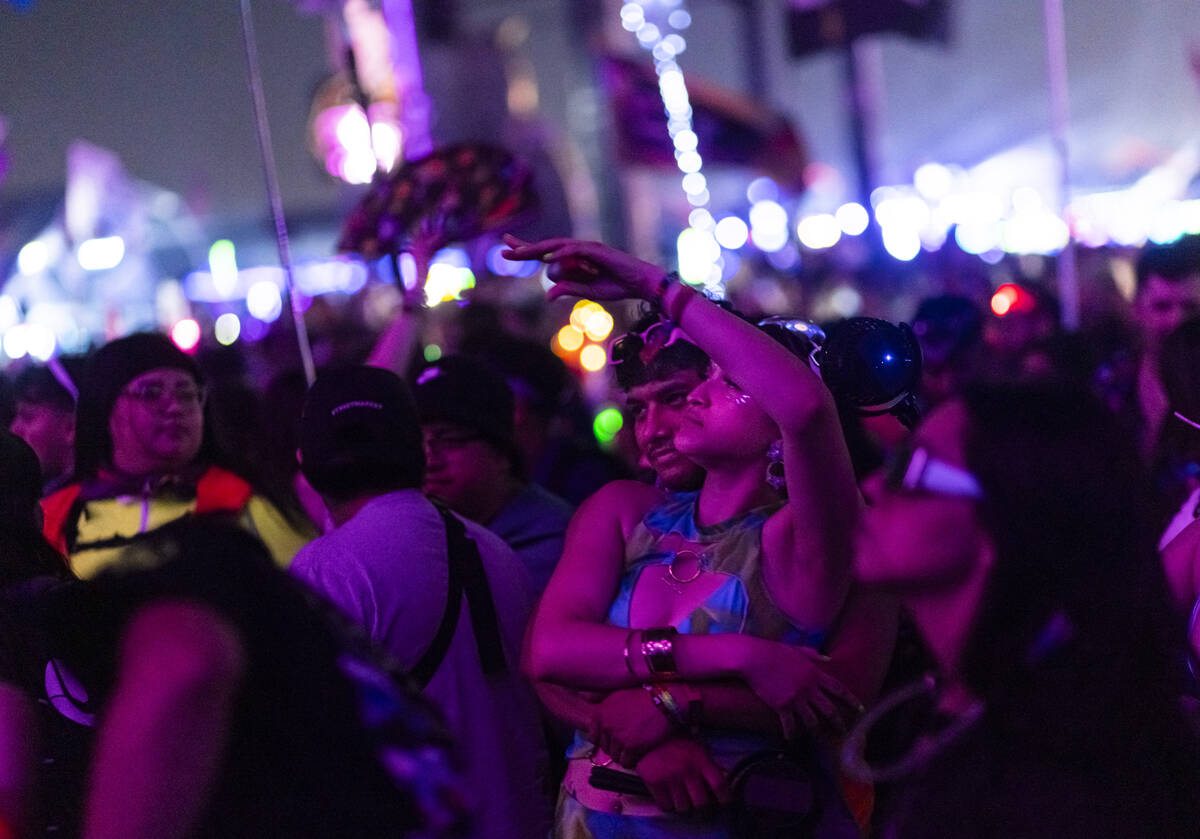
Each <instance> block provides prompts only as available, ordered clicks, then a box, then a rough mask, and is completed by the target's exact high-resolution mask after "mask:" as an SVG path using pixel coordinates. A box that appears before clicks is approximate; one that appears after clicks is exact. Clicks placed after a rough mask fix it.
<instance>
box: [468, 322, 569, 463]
mask: <svg viewBox="0 0 1200 839" xmlns="http://www.w3.org/2000/svg"><path fill="white" fill-rule="evenodd" d="M472 308H474V306H470V307H467V309H465V310H464V311H470V310H471V309H472ZM461 352H462V355H465V356H470V357H471V358H475V359H477V360H479V361H480V362H482V363H483V364H485V365H486V366H487V367H489V368H491V369H492V370H494V371H495V372H497V373H499V374H500V375H501V376H502V377H503V378H504V381H505V383H506V384H507V385H508V387H509V389H510V390H511V391H512V395H513V439H514V441H515V443H516V445H517V449H518V450H519V451H520V454H521V461H522V464H523V467H524V471H525V472H529V471H531V470H532V469H533V467H534V465H535V464H536V463H537V462H538V459H539V458H540V457H541V456H542V454H543V452H544V451H545V448H546V446H547V445H548V444H549V443H550V440H551V438H552V437H553V436H554V435H555V434H558V433H561V430H562V429H561V428H559V427H558V426H560V425H562V424H563V423H561V422H559V421H560V420H562V419H565V416H564V415H565V413H566V409H567V408H568V407H569V405H570V403H571V400H572V396H573V395H574V388H573V383H572V381H571V374H570V372H569V371H568V370H567V365H566V364H564V363H563V361H562V359H560V358H559V357H558V356H556V355H555V354H554V353H553V352H551V351H550V348H549V347H547V346H546V345H545V344H544V343H542V342H540V341H531V340H529V339H526V338H518V337H516V336H513V335H508V334H498V333H496V332H495V331H494V330H493V331H490V332H476V333H473V334H472V336H471V337H470V339H469V340H467V341H464V343H463V345H462V347H461Z"/></svg>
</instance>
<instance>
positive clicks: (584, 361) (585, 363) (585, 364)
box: [579, 344, 608, 373]
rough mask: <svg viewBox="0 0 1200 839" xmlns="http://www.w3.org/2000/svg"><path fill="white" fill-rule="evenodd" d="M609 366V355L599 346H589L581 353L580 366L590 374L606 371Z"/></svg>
mask: <svg viewBox="0 0 1200 839" xmlns="http://www.w3.org/2000/svg"><path fill="white" fill-rule="evenodd" d="M605 364H608V353H606V352H605V351H604V347H602V346H600V345H599V344H588V345H587V346H586V347H584V348H583V350H582V351H581V352H580V353H579V366H580V367H582V368H583V369H584V370H587V371H588V372H590V373H595V372H597V371H599V370H603V369H604V365H605Z"/></svg>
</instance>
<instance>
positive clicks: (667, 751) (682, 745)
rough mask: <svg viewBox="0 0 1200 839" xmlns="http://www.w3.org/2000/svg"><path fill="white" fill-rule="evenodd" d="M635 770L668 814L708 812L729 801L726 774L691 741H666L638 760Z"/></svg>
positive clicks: (705, 752)
mask: <svg viewBox="0 0 1200 839" xmlns="http://www.w3.org/2000/svg"><path fill="white" fill-rule="evenodd" d="M636 771H637V773H638V775H639V776H641V779H642V780H643V781H645V783H646V786H647V787H648V788H649V789H650V795H651V796H652V797H653V798H654V803H655V804H657V805H658V806H659V807H660V808H662V809H663V810H666V811H667V812H674V813H688V812H691V811H693V810H707V809H711V808H712V807H714V806H718V805H726V804H729V802H730V794H729V786H728V784H727V783H726V780H725V771H724V770H723V769H721V767H720V766H718V765H717V764H716V761H714V760H713V759H712V755H710V754H709V753H708V750H707V749H705V748H704V747H703V746H701V745H700V744H699V743H697V742H695V741H694V740H688V739H686V738H683V737H679V738H676V739H674V740H668V741H667V742H665V743H663V744H662V745H661V746H657V747H656V748H654V749H652V750H651V751H650V752H648V753H647V754H646V756H645V757H643V758H642V759H641V760H639V761H638V764H637V767H636Z"/></svg>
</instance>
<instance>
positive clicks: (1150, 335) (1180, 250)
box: [1133, 236, 1200, 353]
mask: <svg viewBox="0 0 1200 839" xmlns="http://www.w3.org/2000/svg"><path fill="white" fill-rule="evenodd" d="M1133 314H1134V320H1135V321H1136V323H1137V326H1138V329H1139V330H1140V331H1141V336H1142V344H1143V346H1144V348H1145V349H1146V350H1147V351H1149V352H1151V353H1157V352H1158V349H1159V347H1160V345H1161V343H1162V340H1163V339H1164V338H1165V337H1166V336H1167V335H1168V333H1170V332H1171V330H1173V329H1175V327H1177V326H1179V324H1181V323H1183V321H1185V320H1187V319H1188V318H1190V317H1193V316H1195V315H1198V314H1200V236H1185V237H1184V238H1182V239H1180V240H1178V241H1176V242H1172V243H1170V244H1167V245H1147V246H1146V247H1145V248H1144V249H1143V250H1142V252H1141V254H1140V255H1139V256H1138V261H1137V290H1136V293H1135V295H1134V298H1133Z"/></svg>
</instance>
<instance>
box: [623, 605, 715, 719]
mask: <svg viewBox="0 0 1200 839" xmlns="http://www.w3.org/2000/svg"><path fill="white" fill-rule="evenodd" d="M634 635H638V636H639V639H638V646H637V647H636V648H634V647H633V638H634ZM678 635H679V631H678V630H677V629H675V627H673V626H667V627H661V628H655V629H631V630H630V631H629V634H628V635H626V636H625V651H624V654H625V667H626V669H627V670H628V671H629V673H630V675H633V676H636V675H637V671H636V670H635V668H634V656H633V652H632V651H633V650H634V649H636V650H637V651H638V652H640V653H641V656H642V663H643V664H644V665H645V668H646V672H647V674H649V676H650V681H649V682H646V683H644V684H643V685H642V687H643V688H645V690H646V692H647V693H649V694H650V699H651V701H653V702H654V706H655V707H656V708H658V709H659V710H660V711H662V713H663V714H664V715H665V716H666V718H667V719H668V720H669V721H670V722H671V725H672V726H673V727H674V728H676V729H678V730H680V731H683V732H687V733H691V734H694V733H695V730H696V723H697V721H698V720H699V717H700V704H701V698H700V694H699V693H698V692H697V691H696V690H695V689H694V688H692V687H690V686H689V685H687V684H686V683H685V682H679V681H671V680H673V679H676V678H678V676H679V668H678V666H677V665H676V663H675V638H676V637H677V636H678Z"/></svg>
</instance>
